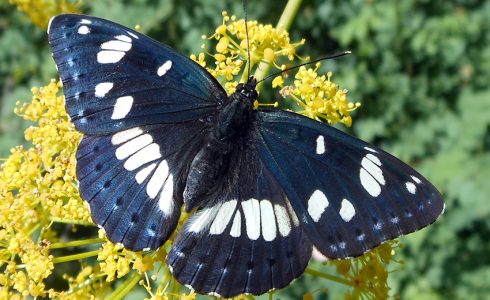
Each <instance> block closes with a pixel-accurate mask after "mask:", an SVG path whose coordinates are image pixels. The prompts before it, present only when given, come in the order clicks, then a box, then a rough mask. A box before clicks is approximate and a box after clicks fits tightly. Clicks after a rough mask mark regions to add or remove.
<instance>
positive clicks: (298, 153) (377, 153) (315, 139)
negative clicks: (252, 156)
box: [258, 110, 444, 258]
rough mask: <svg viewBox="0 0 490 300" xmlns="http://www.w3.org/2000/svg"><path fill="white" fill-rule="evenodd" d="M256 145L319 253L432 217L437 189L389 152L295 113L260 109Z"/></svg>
mask: <svg viewBox="0 0 490 300" xmlns="http://www.w3.org/2000/svg"><path fill="white" fill-rule="evenodd" d="M258 123H259V124H260V125H259V128H260V142H259V153H260V156H261V159H262V160H263V161H264V165H265V166H266V168H267V169H269V170H270V171H271V173H272V174H273V176H274V177H275V178H276V180H277V181H278V183H279V185H280V186H281V187H282V188H283V189H284V192H285V194H286V195H287V197H288V199H289V200H290V201H291V205H292V207H293V208H294V210H295V212H296V213H297V215H298V218H299V220H300V222H301V225H302V226H303V229H304V231H305V232H306V233H307V235H308V237H309V238H310V239H311V241H312V242H313V245H314V246H315V247H317V248H318V249H319V250H320V251H321V252H322V253H323V254H324V255H325V256H327V257H329V258H347V257H354V256H359V255H362V254H363V253H365V252H366V251H368V250H370V249H372V248H374V247H375V246H377V245H379V244H381V243H382V242H384V241H386V240H390V239H394V238H396V237H398V236H400V235H403V234H407V233H410V232H413V231H416V230H418V229H421V228H423V227H425V226H427V225H429V224H431V223H433V222H434V221H435V220H436V219H437V217H438V216H440V215H441V214H442V212H443V210H444V202H443V200H442V198H441V195H440V194H439V192H438V191H437V189H436V188H435V187H434V186H433V185H432V184H431V183H430V182H429V181H428V180H427V179H425V178H424V177H423V176H422V175H420V174H419V173H418V172H417V171H415V170H414V169H413V168H411V167H409V166H408V165H406V164H405V163H403V162H402V161H400V160H398V159H397V158H395V157H394V156H392V155H390V154H388V153H386V152H384V151H383V150H381V149H378V148H376V147H374V146H372V145H369V144H367V143H365V142H363V141H361V140H359V139H356V138H354V137H352V136H350V135H348V134H346V133H343V132H341V131H340V130H337V129H335V128H333V127H331V126H327V125H325V124H322V123H320V122H317V121H314V120H312V119H309V118H306V117H303V116H300V115H298V114H294V113H290V112H286V111H281V110H262V111H259V112H258Z"/></svg>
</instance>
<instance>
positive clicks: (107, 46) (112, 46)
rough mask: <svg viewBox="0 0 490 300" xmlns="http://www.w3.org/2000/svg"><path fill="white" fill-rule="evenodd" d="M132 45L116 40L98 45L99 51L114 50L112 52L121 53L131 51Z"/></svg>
mask: <svg viewBox="0 0 490 300" xmlns="http://www.w3.org/2000/svg"><path fill="white" fill-rule="evenodd" d="M131 46H132V44H131V43H126V42H123V41H118V40H113V41H108V42H105V43H103V44H102V45H100V48H101V49H104V50H114V51H122V52H126V51H129V49H131Z"/></svg>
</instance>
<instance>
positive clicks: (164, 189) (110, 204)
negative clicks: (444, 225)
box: [48, 14, 444, 297]
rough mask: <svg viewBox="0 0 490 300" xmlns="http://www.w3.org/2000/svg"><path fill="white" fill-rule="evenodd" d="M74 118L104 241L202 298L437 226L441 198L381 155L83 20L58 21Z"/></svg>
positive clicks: (60, 61)
mask: <svg viewBox="0 0 490 300" xmlns="http://www.w3.org/2000/svg"><path fill="white" fill-rule="evenodd" d="M48 36H49V43H50V45H51V47H52V53H53V57H54V60H55V62H56V65H57V67H58V71H59V74H60V77H61V80H62V83H63V89H64V95H65V106H66V111H67V113H68V114H69V116H70V119H71V121H72V122H73V123H74V125H75V127H76V129H77V130H79V131H81V132H82V133H83V134H84V137H83V139H82V141H81V142H80V145H79V147H78V150H77V154H76V158H77V168H76V171H77V178H78V181H79V189H80V195H81V197H82V198H83V199H84V200H85V201H86V202H87V203H88V204H89V207H90V211H91V215H92V218H93V220H94V222H95V223H97V224H98V225H100V226H101V227H103V228H104V230H105V232H106V234H107V237H108V238H109V240H111V241H112V242H115V243H121V244H122V245H123V246H124V247H125V248H128V249H131V250H135V251H137V250H150V249H156V248H158V247H160V246H162V245H163V244H164V243H165V241H167V239H168V238H169V237H170V235H171V234H172V233H173V232H174V230H175V229H176V226H177V224H178V220H179V217H180V214H181V208H182V207H183V208H184V209H185V211H187V212H192V215H191V217H190V218H189V219H188V220H187V221H186V222H185V224H184V225H183V226H182V228H181V229H180V230H179V231H178V233H177V237H176V238H175V240H174V242H173V245H172V248H171V250H170V252H169V254H168V256H167V263H168V266H169V268H170V270H171V272H172V274H173V276H174V277H175V278H176V279H177V280H178V281H179V282H180V283H182V284H184V285H187V286H189V287H191V288H192V289H194V290H195V291H197V292H199V293H208V294H213V295H221V296H223V297H232V296H235V295H238V294H242V293H248V294H254V295H258V294H262V293H265V292H267V291H270V290H273V289H280V288H283V287H285V286H286V285H288V284H289V283H290V282H291V281H292V280H293V279H295V278H297V277H298V276H300V275H301V274H302V273H303V272H304V270H305V268H306V266H307V264H308V261H309V259H310V257H311V254H312V248H313V247H316V248H317V249H318V250H319V251H320V252H321V253H322V254H323V255H325V256H326V257H328V258H331V259H342V258H348V257H355V256H359V255H362V254H363V253H365V252H366V251H368V250H370V249H372V248H374V247H376V246H377V245H379V244H381V243H383V242H384V241H387V240H390V239H394V238H396V237H398V236H400V235H403V234H407V233H410V232H413V231H416V230H418V229H420V228H423V227H425V226H427V225H429V224H431V223H433V222H434V221H435V220H436V219H437V217H438V216H439V215H440V214H441V213H442V212H443V210H444V202H443V200H442V198H441V195H440V194H439V192H438V191H437V189H436V188H435V187H434V186H433V185H432V184H431V183H430V182H429V181H427V180H426V179H425V178H424V177H423V176H422V175H420V174H419V173H418V172H417V171H415V170H414V169H412V168H411V167H409V166H407V165H406V164H405V163H403V162H402V161H400V160H398V159H397V158H395V157H393V156H392V155H390V154H388V153H386V152H385V151H383V150H381V149H379V148H377V147H375V146H372V145H370V144H368V143H365V142H363V141H361V140H359V139H357V138H355V137H352V136H350V135H348V134H346V133H343V132H341V131H339V130H337V129H335V128H333V127H330V126H328V125H326V124H324V123H321V122H318V121H315V120H313V119H310V118H307V117H304V116H301V115H298V114H295V113H292V112H288V111H283V110H279V109H262V108H259V109H254V107H253V102H254V100H255V99H256V98H257V91H256V80H255V79H254V78H250V79H249V80H248V81H247V82H246V83H241V84H239V85H238V86H237V88H236V91H235V92H234V93H233V94H232V95H231V96H228V95H227V94H226V92H225V90H224V89H223V87H222V86H221V85H220V84H219V83H218V81H217V80H216V79H215V78H214V77H212V76H211V75H210V73H208V72H207V71H206V70H205V69H204V68H202V67H201V66H200V65H198V64H197V63H195V62H194V61H192V60H190V59H189V58H187V57H185V56H183V55H182V54H180V53H178V52H176V51H175V50H173V49H171V48H169V47H167V46H165V45H162V44H160V43H158V42H156V41H154V40H152V39H150V38H149V37H146V36H144V35H142V34H140V33H138V32H136V31H134V30H131V29H129V28H126V27H124V26H121V25H118V24H116V23H113V22H110V21H107V20H104V19H100V18H96V17H91V16H85V15H73V14H65V15H59V16H56V17H54V18H53V19H51V21H50V23H49V27H48Z"/></svg>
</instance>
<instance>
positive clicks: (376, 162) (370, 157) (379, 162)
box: [366, 153, 381, 166]
mask: <svg viewBox="0 0 490 300" xmlns="http://www.w3.org/2000/svg"><path fill="white" fill-rule="evenodd" d="M366 158H367V159H369V160H370V161H372V162H373V163H375V164H377V165H378V166H381V161H380V160H379V158H378V157H377V156H374V155H372V154H369V153H368V154H366Z"/></svg>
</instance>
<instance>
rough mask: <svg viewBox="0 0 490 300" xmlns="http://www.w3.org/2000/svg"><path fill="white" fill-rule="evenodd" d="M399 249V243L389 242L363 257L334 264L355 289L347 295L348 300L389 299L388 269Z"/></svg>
mask: <svg viewBox="0 0 490 300" xmlns="http://www.w3.org/2000/svg"><path fill="white" fill-rule="evenodd" d="M397 247H398V242H397V241H389V242H386V243H383V244H381V245H380V246H378V247H377V248H376V249H374V250H372V251H369V252H367V253H366V254H364V255H363V256H360V257H358V258H355V259H353V260H343V261H338V262H335V263H334V264H335V266H336V268H337V272H338V273H339V274H340V275H342V276H343V277H344V278H345V279H347V280H348V281H349V282H350V285H351V286H352V287H353V289H352V290H350V291H349V292H348V293H347V294H346V295H345V299H346V300H351V299H352V300H354V299H387V298H388V292H389V287H388V283H387V280H388V270H387V268H388V264H389V263H390V262H391V260H392V258H393V255H394V253H395V250H394V249H395V248H397Z"/></svg>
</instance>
